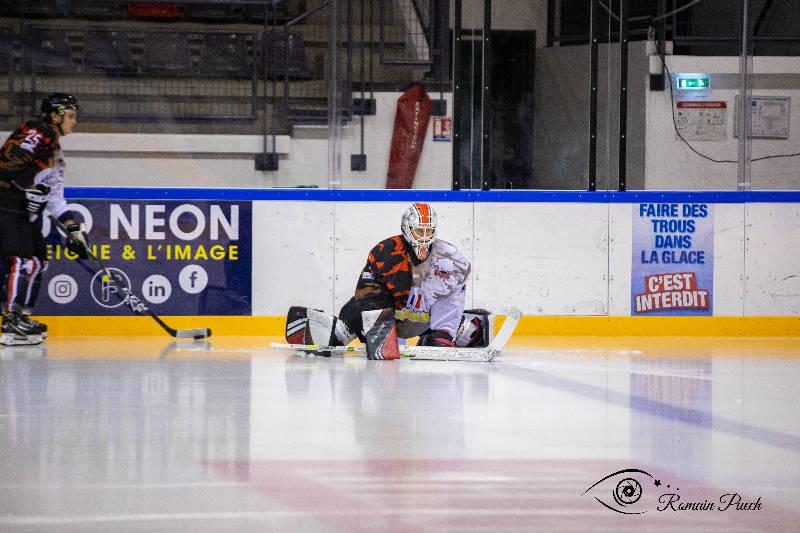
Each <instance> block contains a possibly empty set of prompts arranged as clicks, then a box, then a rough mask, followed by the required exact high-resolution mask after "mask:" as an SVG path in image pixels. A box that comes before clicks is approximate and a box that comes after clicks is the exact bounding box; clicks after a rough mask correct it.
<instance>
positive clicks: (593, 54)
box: [587, 0, 600, 191]
mask: <svg viewBox="0 0 800 533" xmlns="http://www.w3.org/2000/svg"><path fill="white" fill-rule="evenodd" d="M599 30H600V5H599V3H598V0H591V4H590V7H589V169H588V170H589V183H588V186H587V189H588V190H589V191H595V190H597V48H598V41H599V37H598V32H599Z"/></svg>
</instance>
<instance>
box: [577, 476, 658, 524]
mask: <svg viewBox="0 0 800 533" xmlns="http://www.w3.org/2000/svg"><path fill="white" fill-rule="evenodd" d="M614 477H622V478H623V479H621V480H619V481H618V482H617V483H616V485H614V489H613V490H612V492H611V496H612V500H613V503H606V502H605V501H603V499H601V498H600V497H598V496H596V495H595V496H594V499H595V500H597V501H598V502H599V503H600V505H602V506H603V507H605V508H607V509H610V510H612V511H614V512H615V513H620V514H642V513H646V512H647V510H646V509H639V508H638V506H637V507H631V506H634V505H635V504H637V503H638V502H639V501H640V500H641V499H642V495H643V493H644V491H643V489H642V483H641V482H640V481H639V479H636V478H640V479H642V478H643V477H644V478H650V479H653V476H652V475H651V474H649V473H648V472H645V471H644V470H639V469H638V468H626V469H625V470H618V471H616V472H614V473H612V474H609V475H607V476H606V477H604V478H603V479H601V480H600V481H598V482H596V483H595V484H594V485H592V486H591V487H589V488H588V489H586V490H585V491H584V492H583V494H582V496H585V495H586V494H587V493H588V492H589V491H590V490H592V489H594V488H595V487H597V486H598V485H601V484H603V483H604V482H605V481H606V480H608V479H611V478H614ZM656 481H658V480H656ZM612 483H613V482H612Z"/></svg>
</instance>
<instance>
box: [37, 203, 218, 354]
mask: <svg viewBox="0 0 800 533" xmlns="http://www.w3.org/2000/svg"><path fill="white" fill-rule="evenodd" d="M47 217H48V218H49V219H50V220H51V221H52V222H53V224H55V225H56V227H57V228H58V229H60V230H61V231H62V232H63V233H64V235H65V236H66V238H69V231H68V230H67V227H66V226H64V224H63V223H62V222H61V221H60V220H58V219H57V218H56V217H54V216H53V215H51V214H50V213H47ZM86 254H87V255H88V256H89V258H90V259H91V260H92V261H93V262H94V264H95V265H97V268H99V269H100V270H101V271H103V273H105V275H106V276H108V280H109V281H110V282H111V283H113V284H114V285H116V286H117V287H118V288H119V289H120V290H121V291H122V293H123V294H124V295H125V296H124V300H123V302H125V303H127V304H128V307H130V310H131V311H133V312H134V313H135V314H137V315H148V316H150V317H151V318H152V319H153V320H155V321H156V322H157V323H158V325H159V326H161V327H162V328H163V329H164V331H166V332H167V333H169V334H170V335H172V336H173V337H176V338H178V339H205V338H206V337H210V336H211V330H210V329H209V328H194V329H175V328H171V327H169V326H168V325H167V324H166V323H165V322H164V321H163V320H162V319H161V317H159V316H158V315H157V314H155V313H154V312H153V310H152V309H150V308H149V307H148V306H147V304H145V303H144V302H143V301H142V300H141V299H140V298H139V297H138V296H136V295H135V294H134V293H133V291H132V290H131V289H130V288H129V287H128V286H127V285H126V284H125V282H124V281H123V280H122V278H120V276H119V275H117V274H114V273H112V272H111V271H110V270H109V269H108V267H106V265H105V264H103V262H102V261H100V259H99V258H98V257H97V256H96V255H94V254H93V253H92V251H91V250H90V249H89V248H87V249H86Z"/></svg>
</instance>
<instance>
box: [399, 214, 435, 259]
mask: <svg viewBox="0 0 800 533" xmlns="http://www.w3.org/2000/svg"><path fill="white" fill-rule="evenodd" d="M400 227H401V229H402V230H403V238H404V239H405V240H406V242H407V243H408V244H409V246H411V248H412V249H413V251H414V255H416V257H417V259H418V260H419V261H420V262H421V261H425V259H427V257H428V254H429V253H430V250H431V246H432V245H433V241H434V240H436V213H435V212H434V211H433V208H432V207H431V205H430V204H426V203H422V202H416V203H413V204H411V207H409V208H408V209H406V212H405V213H403V221H402V223H401V224H400Z"/></svg>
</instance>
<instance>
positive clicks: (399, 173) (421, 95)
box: [386, 83, 432, 189]
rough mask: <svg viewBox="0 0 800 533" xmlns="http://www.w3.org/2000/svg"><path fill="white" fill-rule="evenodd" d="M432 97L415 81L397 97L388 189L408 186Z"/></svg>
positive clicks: (387, 181) (428, 115)
mask: <svg viewBox="0 0 800 533" xmlns="http://www.w3.org/2000/svg"><path fill="white" fill-rule="evenodd" d="M431 108H432V105H431V99H430V97H429V96H428V93H427V92H425V89H424V88H423V87H422V85H420V84H419V83H414V84H412V85H411V87H409V88H408V90H407V91H406V92H404V93H403V95H402V96H401V97H400V98H399V99H398V100H397V114H396V115H395V117H394V133H393V134H392V149H391V151H390V153H389V172H388V173H387V175H386V188H387V189H410V188H411V187H412V185H413V183H414V176H415V174H416V173H417V165H418V164H419V158H420V155H421V154H422V146H423V144H424V143H425V132H426V131H427V130H428V122H429V121H430V119H431Z"/></svg>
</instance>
